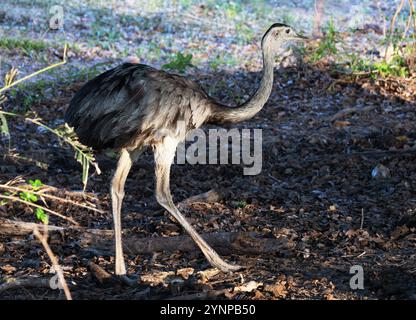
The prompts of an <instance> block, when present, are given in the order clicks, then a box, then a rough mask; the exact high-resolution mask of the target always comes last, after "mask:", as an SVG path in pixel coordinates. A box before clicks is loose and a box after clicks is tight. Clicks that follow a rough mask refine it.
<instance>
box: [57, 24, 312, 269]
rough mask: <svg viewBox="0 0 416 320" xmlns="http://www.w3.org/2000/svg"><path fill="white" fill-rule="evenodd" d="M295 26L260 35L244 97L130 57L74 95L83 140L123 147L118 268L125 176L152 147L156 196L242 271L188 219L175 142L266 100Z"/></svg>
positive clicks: (246, 115) (116, 198)
mask: <svg viewBox="0 0 416 320" xmlns="http://www.w3.org/2000/svg"><path fill="white" fill-rule="evenodd" d="M302 39H304V37H303V36H301V35H299V34H297V33H296V32H295V31H294V30H293V29H292V28H291V27H290V26H287V25H285V24H280V23H276V24H273V25H272V26H271V27H270V28H269V29H268V30H267V32H266V33H265V34H264V36H263V38H262V41H261V49H262V54H263V75H262V78H261V82H260V86H259V88H258V89H257V91H256V92H255V94H254V95H253V96H252V97H251V98H250V99H249V100H248V101H246V102H244V103H243V104H242V105H239V106H237V107H229V106H226V105H223V104H221V103H219V102H217V101H215V100H214V99H213V98H211V97H209V96H208V94H207V93H206V92H205V91H204V90H203V89H202V88H201V87H200V86H199V85H198V84H197V83H195V82H194V81H191V80H189V79H186V78H184V77H182V76H179V75H175V74H170V73H167V72H165V71H161V70H157V69H155V68H152V67H150V66H147V65H143V64H132V63H125V64H122V65H120V66H117V67H115V68H114V69H111V70H109V71H107V72H104V73H103V74H101V75H99V76H97V77H96V78H94V79H92V80H91V81H89V82H87V83H86V84H85V85H84V86H83V87H82V88H81V89H80V90H79V91H78V92H77V93H76V94H75V96H74V97H73V99H72V101H71V102H70V105H69V108H68V110H67V112H66V114H65V121H66V122H67V123H68V124H69V125H70V126H72V127H74V129H75V132H76V133H77V135H78V137H79V139H80V141H81V142H82V143H83V144H85V145H87V146H91V147H92V148H94V149H96V150H100V149H105V148H113V149H117V150H119V151H120V157H119V160H118V164H117V168H116V170H115V173H114V176H113V178H112V180H111V188H110V190H111V201H112V213H113V219H114V233H115V258H116V259H115V274H116V275H121V276H122V275H125V274H126V267H125V263H124V257H123V250H122V235H121V218H120V213H121V204H122V201H123V197H124V184H125V182H126V178H127V175H128V173H129V171H130V168H131V167H132V165H133V163H134V162H135V161H136V160H137V158H138V156H139V155H140V153H141V152H142V150H143V149H144V148H145V147H151V148H152V149H153V152H154V160H155V175H156V187H155V188H156V190H155V195H156V199H157V201H158V203H159V204H160V205H161V206H162V207H164V208H165V209H166V210H167V211H168V212H169V213H170V214H172V216H173V217H175V219H176V220H177V221H178V222H179V223H180V224H181V226H182V227H183V228H184V229H185V230H186V232H188V234H189V235H190V236H191V237H192V239H193V240H194V241H195V242H196V244H197V245H198V246H199V248H200V249H201V250H202V252H203V253H204V255H205V257H206V258H207V259H208V261H209V262H210V263H211V265H213V266H214V267H217V268H218V269H220V270H222V271H224V272H231V271H237V270H239V269H241V268H242V267H240V266H238V265H232V264H229V263H227V262H225V261H224V260H223V259H221V257H220V256H219V255H218V254H217V253H216V252H215V251H214V250H213V249H212V248H211V247H210V246H209V245H208V244H207V243H206V242H205V240H204V239H202V237H201V236H200V235H199V234H198V233H197V232H196V231H195V229H194V228H193V227H192V226H191V225H190V224H189V222H188V221H187V220H186V218H185V217H184V216H183V215H182V213H181V212H180V211H179V210H178V208H177V207H176V206H175V204H174V203H173V200H172V195H171V192H170V187H169V176H170V167H171V164H172V162H173V159H174V156H175V151H176V147H177V145H178V143H179V142H181V141H184V140H185V137H186V135H187V134H188V133H189V132H190V131H192V130H194V129H196V128H199V127H201V126H202V125H203V124H205V123H213V124H218V125H222V124H227V123H237V122H241V121H244V120H247V119H250V118H252V117H253V116H254V115H255V114H257V113H258V112H259V111H260V110H261V109H262V108H263V106H264V104H265V103H266V101H267V100H268V98H269V96H270V93H271V91H272V86H273V66H274V59H275V57H276V55H277V54H278V52H279V49H280V48H281V47H283V46H284V45H285V44H287V43H288V42H291V41H294V40H302Z"/></svg>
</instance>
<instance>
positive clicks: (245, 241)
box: [0, 218, 292, 255]
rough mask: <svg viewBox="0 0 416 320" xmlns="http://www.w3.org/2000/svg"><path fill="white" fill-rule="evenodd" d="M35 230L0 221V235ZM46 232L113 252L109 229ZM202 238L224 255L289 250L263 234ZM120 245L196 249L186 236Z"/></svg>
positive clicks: (139, 250)
mask: <svg viewBox="0 0 416 320" xmlns="http://www.w3.org/2000/svg"><path fill="white" fill-rule="evenodd" d="M35 227H36V228H39V229H40V230H44V229H45V226H43V225H41V224H36V223H29V222H22V221H13V220H9V219H4V218H0V235H6V236H12V235H15V236H16V235H20V236H22V235H28V234H30V233H32V232H33V230H34V228H35ZM48 230H49V232H50V233H53V232H59V233H64V232H70V231H76V232H79V236H78V238H79V239H80V240H79V241H80V245H81V246H83V247H85V248H90V247H93V248H94V249H96V250H98V251H104V252H111V253H112V252H113V237H114V232H113V231H112V230H97V229H86V228H82V227H77V226H70V227H58V226H48ZM202 237H203V238H204V239H205V240H206V241H207V242H208V243H209V244H210V245H211V246H213V247H214V249H215V250H217V251H218V252H219V253H221V254H224V255H227V254H233V253H242V254H254V255H258V254H273V253H277V252H280V251H282V250H287V249H292V248H291V247H290V245H289V244H288V243H287V241H285V239H275V238H264V237H263V235H261V234H259V233H256V232H212V233H205V234H202ZM60 238H62V237H60ZM123 246H124V248H125V250H126V252H128V253H130V254H147V253H154V252H158V251H168V252H174V251H181V252H191V251H198V250H199V249H198V247H197V246H196V245H195V243H194V241H193V240H192V239H191V238H190V237H189V236H187V235H181V236H175V237H146V238H140V237H135V236H131V235H127V236H124V237H123Z"/></svg>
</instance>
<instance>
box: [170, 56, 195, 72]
mask: <svg viewBox="0 0 416 320" xmlns="http://www.w3.org/2000/svg"><path fill="white" fill-rule="evenodd" d="M191 61H192V54H186V55H183V54H182V53H181V52H178V53H177V54H176V57H175V58H174V60H172V61H171V62H169V63H167V64H164V65H163V66H162V68H164V69H170V70H176V71H178V72H179V73H183V72H184V71H185V70H186V69H187V68H189V67H194V65H193V64H192V63H191Z"/></svg>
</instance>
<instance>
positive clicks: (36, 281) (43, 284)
mask: <svg viewBox="0 0 416 320" xmlns="http://www.w3.org/2000/svg"><path fill="white" fill-rule="evenodd" d="M20 287H26V288H27V287H32V288H49V289H50V287H51V286H50V279H48V278H27V279H14V278H12V279H7V281H6V282H5V283H2V284H1V285H0V292H4V291H6V290H11V289H16V288H20Z"/></svg>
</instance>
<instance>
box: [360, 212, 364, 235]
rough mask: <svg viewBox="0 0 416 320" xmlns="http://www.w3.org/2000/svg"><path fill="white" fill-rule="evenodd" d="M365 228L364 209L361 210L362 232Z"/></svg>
mask: <svg viewBox="0 0 416 320" xmlns="http://www.w3.org/2000/svg"><path fill="white" fill-rule="evenodd" d="M363 226H364V208H361V224H360V230H363Z"/></svg>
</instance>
